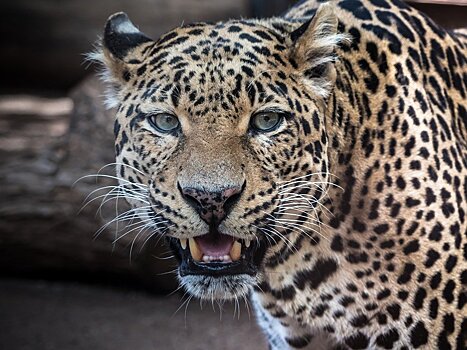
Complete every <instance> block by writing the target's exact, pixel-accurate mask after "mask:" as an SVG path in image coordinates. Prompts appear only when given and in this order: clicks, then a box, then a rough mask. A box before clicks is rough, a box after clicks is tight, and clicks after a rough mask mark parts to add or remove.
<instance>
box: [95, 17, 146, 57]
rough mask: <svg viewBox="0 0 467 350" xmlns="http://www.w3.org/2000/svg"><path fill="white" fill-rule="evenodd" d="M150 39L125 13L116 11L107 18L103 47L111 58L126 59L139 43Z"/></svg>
mask: <svg viewBox="0 0 467 350" xmlns="http://www.w3.org/2000/svg"><path fill="white" fill-rule="evenodd" d="M150 41H152V40H151V39H150V38H149V37H147V36H146V35H145V34H144V33H142V32H140V31H139V29H138V28H136V27H135V25H134V24H133V23H132V22H131V21H130V19H129V18H128V16H127V14H126V13H124V12H118V13H115V14H113V15H112V16H110V17H109V19H108V20H107V23H106V25H105V30H104V39H103V47H104V50H105V51H106V53H107V55H109V56H110V57H111V58H112V59H115V60H121V61H128V60H129V59H131V58H130V57H128V54H129V53H131V52H132V51H133V50H134V49H136V48H137V47H139V46H140V45H141V44H144V43H147V42H150Z"/></svg>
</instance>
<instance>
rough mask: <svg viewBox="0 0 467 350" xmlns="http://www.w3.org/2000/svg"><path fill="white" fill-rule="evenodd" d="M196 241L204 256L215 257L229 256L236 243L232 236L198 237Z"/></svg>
mask: <svg viewBox="0 0 467 350" xmlns="http://www.w3.org/2000/svg"><path fill="white" fill-rule="evenodd" d="M195 240H196V243H198V246H199V249H200V250H201V251H202V252H203V254H204V255H210V256H214V257H220V256H224V255H229V253H230V249H231V248H232V245H233V242H234V238H233V237H232V236H227V235H222V234H216V235H204V236H198V237H196V238H195Z"/></svg>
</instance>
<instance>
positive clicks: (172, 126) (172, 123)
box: [149, 113, 180, 133]
mask: <svg viewBox="0 0 467 350" xmlns="http://www.w3.org/2000/svg"><path fill="white" fill-rule="evenodd" d="M149 123H150V124H151V125H152V126H153V127H155V128H156V129H157V130H158V131H160V132H165V133H168V132H171V131H174V130H176V129H178V127H179V126H180V122H179V121H178V118H177V117H176V116H174V115H172V114H169V113H158V114H154V115H151V116H150V117H149Z"/></svg>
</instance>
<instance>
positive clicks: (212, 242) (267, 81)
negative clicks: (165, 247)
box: [104, 11, 341, 298]
mask: <svg viewBox="0 0 467 350" xmlns="http://www.w3.org/2000/svg"><path fill="white" fill-rule="evenodd" d="M336 26H337V21H336V20H335V17H331V16H330V15H329V14H328V13H326V12H325V11H323V13H322V15H321V16H319V17H317V18H316V19H315V21H314V22H312V23H309V22H308V23H306V24H305V25H304V26H301V27H300V25H298V26H297V25H296V26H295V31H293V30H292V27H290V26H289V25H286V24H285V23H284V24H283V26H279V27H277V28H275V27H272V26H265V25H264V24H259V23H255V22H254V21H233V22H229V23H221V24H215V25H210V24H203V23H201V24H194V25H189V26H184V27H180V28H177V29H175V30H173V31H171V32H169V33H167V34H165V35H164V36H163V37H162V38H160V39H159V40H158V41H156V42H153V41H152V40H150V39H148V38H146V37H145V36H144V35H143V34H142V33H139V32H136V29H134V27H133V25H132V24H131V22H129V20H128V18H127V17H126V16H125V15H124V14H117V15H114V16H113V17H111V18H110V19H109V22H108V24H107V28H106V36H105V39H104V55H105V59H107V60H108V61H109V63H108V64H109V67H110V69H111V71H112V74H113V76H114V77H113V79H116V80H118V81H117V82H116V83H117V84H119V88H118V89H119V90H118V94H117V97H116V98H117V99H118V106H119V108H118V112H117V117H116V118H117V121H116V125H117V126H116V139H117V143H116V153H117V162H118V163H119V164H121V165H120V166H119V175H120V177H121V179H122V181H123V182H124V183H127V184H132V183H135V182H136V183H137V184H138V185H143V186H145V187H146V188H147V191H148V198H149V202H150V207H149V208H148V212H145V214H144V215H146V216H151V217H152V219H153V220H154V225H155V227H156V228H157V229H159V230H160V231H162V232H164V233H163V234H164V235H165V236H166V237H167V238H168V240H169V241H170V244H171V246H172V248H173V250H174V252H175V253H176V255H177V257H178V259H179V262H180V268H179V277H180V280H181V283H182V284H184V285H185V286H186V287H187V288H188V289H189V290H190V291H192V292H193V293H195V294H196V295H197V296H199V297H201V298H212V297H213V296H214V297H216V298H233V297H238V296H245V295H246V294H248V293H249V291H250V289H251V287H252V286H254V285H256V284H257V283H258V280H257V275H258V273H259V272H260V270H261V264H262V261H263V257H264V255H265V254H267V253H268V250H269V248H270V247H271V246H274V245H275V244H276V243H277V242H278V241H280V240H287V238H286V237H285V235H286V234H287V232H286V231H287V230H289V231H290V230H293V229H294V225H295V226H297V224H296V223H295V222H294V221H293V220H292V219H295V218H298V221H297V222H300V220H301V221H306V220H307V218H308V217H310V218H315V216H316V215H317V214H316V207H317V206H318V203H319V201H320V200H321V197H322V196H323V194H324V192H325V191H326V187H327V186H326V184H327V183H328V182H329V164H328V163H329V160H328V157H327V143H328V137H327V134H326V129H325V125H324V123H323V115H324V112H325V111H324V106H325V103H324V101H325V98H326V97H327V94H328V91H329V89H330V87H331V85H332V81H333V79H334V77H333V75H334V74H335V73H334V71H333V67H332V59H333V58H332V52H333V49H334V45H335V44H337V42H338V41H339V40H340V39H341V38H340V37H339V36H337V34H336ZM297 27H299V28H298V29H297ZM128 31H130V32H128ZM317 35H320V36H321V38H320V40H322V41H325V40H327V41H328V43H327V47H325V48H320V47H319V45H320V42H319V41H317V40H316V42H311V43H309V42H307V40H306V39H307V38H308V37H310V36H317ZM122 37H124V38H129V39H131V40H133V41H134V42H133V43H132V44H133V45H134V47H133V46H132V47H131V48H127V47H123V48H122V47H115V45H117V44H119V42H118V38H120V39H119V40H120V41H121V40H122V39H121V38H122ZM313 45H316V46H317V48H316V47H313ZM312 54H313V55H314V57H313V60H314V61H309V60H308V59H307V57H308V56H309V55H312ZM125 165H130V166H131V167H130V166H125ZM135 168H136V169H135ZM310 179H312V180H313V182H312V183H314V185H309V183H310V182H309V181H308V180H310ZM294 180H295V181H296V182H293V181H294ZM297 186H298V188H299V189H300V190H299V195H298V196H300V197H293V196H287V193H288V190H290V189H291V188H292V187H294V188H295V187H297ZM130 201H131V199H130ZM132 204H133V205H134V206H135V207H138V206H141V204H140V203H138V202H137V201H134V202H133V203H132ZM278 219H282V220H280V221H278ZM317 219H318V218H315V220H317ZM287 220H289V221H287ZM309 226H310V227H309V229H307V228H305V229H303V228H301V230H302V231H304V233H305V234H307V235H308V236H309V237H310V238H312V239H313V237H314V236H315V231H316V230H314V227H313V225H309Z"/></svg>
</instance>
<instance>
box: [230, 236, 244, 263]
mask: <svg viewBox="0 0 467 350" xmlns="http://www.w3.org/2000/svg"><path fill="white" fill-rule="evenodd" d="M241 254H242V245H241V244H240V242H238V241H235V242H234V244H233V245H232V249H230V258H231V259H232V261H237V260H238V259H240V255H241Z"/></svg>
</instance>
